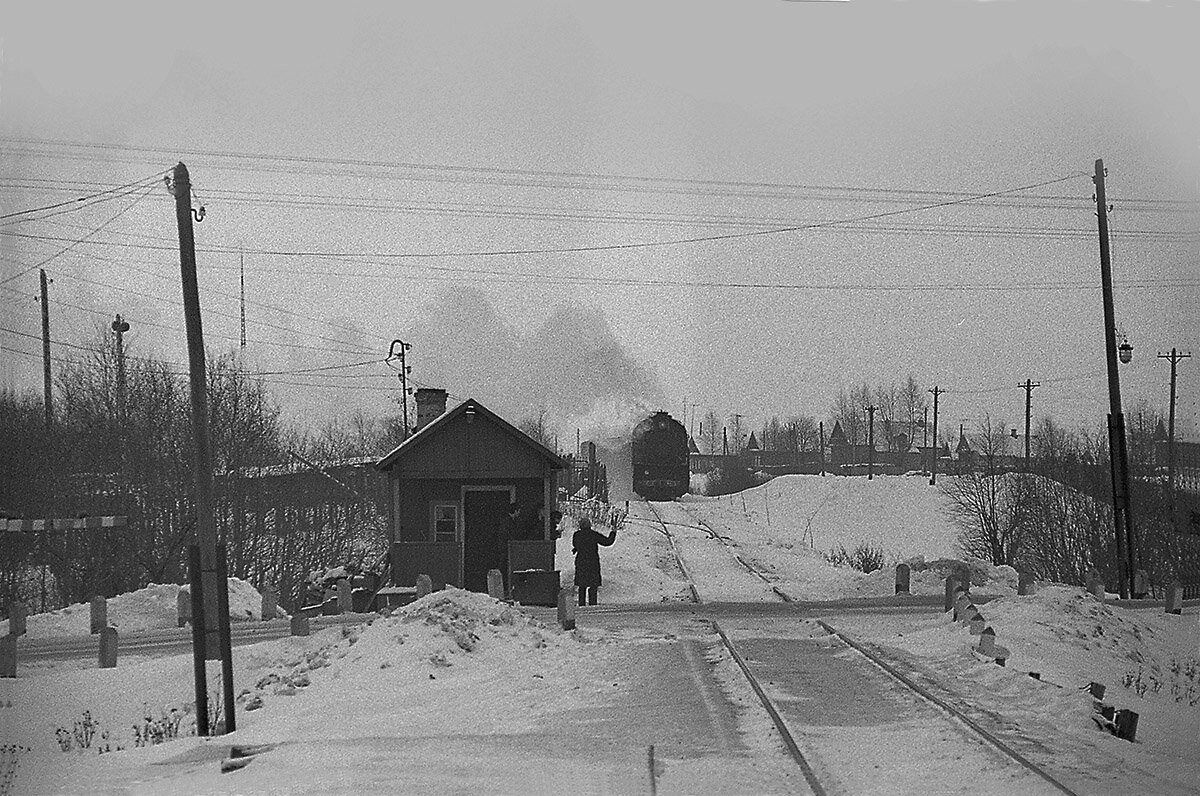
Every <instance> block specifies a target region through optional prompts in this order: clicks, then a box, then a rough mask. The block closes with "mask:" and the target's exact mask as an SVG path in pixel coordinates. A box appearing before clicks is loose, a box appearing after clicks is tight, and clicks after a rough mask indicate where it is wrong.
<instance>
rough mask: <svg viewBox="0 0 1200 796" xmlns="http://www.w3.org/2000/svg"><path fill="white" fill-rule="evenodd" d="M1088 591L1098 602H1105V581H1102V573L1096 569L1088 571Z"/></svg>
mask: <svg viewBox="0 0 1200 796" xmlns="http://www.w3.org/2000/svg"><path fill="white" fill-rule="evenodd" d="M1087 590H1088V593H1089V594H1091V595H1092V596H1093V597H1095V598H1096V599H1097V600H1099V601H1100V602H1104V581H1103V580H1101V579H1100V573H1099V572H1097V571H1096V570H1094V569H1089V570H1088V574H1087Z"/></svg>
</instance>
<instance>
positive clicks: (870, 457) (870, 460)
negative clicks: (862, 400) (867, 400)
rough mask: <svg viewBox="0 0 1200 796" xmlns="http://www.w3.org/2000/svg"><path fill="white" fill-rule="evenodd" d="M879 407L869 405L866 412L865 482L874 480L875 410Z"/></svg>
mask: <svg viewBox="0 0 1200 796" xmlns="http://www.w3.org/2000/svg"><path fill="white" fill-rule="evenodd" d="M878 408H879V407H877V406H875V404H871V405H869V406H867V407H866V411H867V480H868V481H870V480H872V479H873V478H875V410H876V409H878Z"/></svg>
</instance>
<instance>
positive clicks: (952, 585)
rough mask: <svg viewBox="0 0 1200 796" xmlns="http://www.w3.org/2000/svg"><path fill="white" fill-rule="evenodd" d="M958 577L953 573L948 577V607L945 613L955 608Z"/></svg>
mask: <svg viewBox="0 0 1200 796" xmlns="http://www.w3.org/2000/svg"><path fill="white" fill-rule="evenodd" d="M958 588H959V583H958V578H956V577H954V576H953V575H951V576H949V577H948V578H946V607H945V609H944V611H943V613H949V612H950V611H951V610H952V609H953V608H954V593H955V592H956V591H958Z"/></svg>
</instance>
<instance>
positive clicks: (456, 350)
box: [411, 287, 665, 450]
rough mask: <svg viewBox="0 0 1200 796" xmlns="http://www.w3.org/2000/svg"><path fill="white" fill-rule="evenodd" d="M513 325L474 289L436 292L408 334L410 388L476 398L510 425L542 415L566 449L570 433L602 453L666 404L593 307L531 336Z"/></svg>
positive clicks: (554, 319)
mask: <svg viewBox="0 0 1200 796" xmlns="http://www.w3.org/2000/svg"><path fill="white" fill-rule="evenodd" d="M514 326H515V324H514V323H512V322H510V321H509V320H508V319H506V318H504V317H503V316H502V315H501V314H500V313H499V312H498V311H497V310H496V308H495V306H494V305H492V303H491V302H490V301H489V300H488V298H487V296H485V295H484V294H483V293H482V292H481V291H479V290H478V289H475V288H469V287H468V288H463V287H455V288H453V289H451V290H448V291H446V292H444V293H442V295H441V296H439V298H438V299H437V300H436V301H435V302H433V304H432V306H430V307H429V308H428V310H427V311H426V312H425V313H424V314H423V320H422V322H421V323H420V324H418V326H417V327H416V328H414V329H413V331H412V334H411V338H412V341H413V350H412V362H413V365H414V367H413V376H414V377H415V380H416V382H417V383H418V384H420V385H424V386H430V387H443V388H445V389H447V390H449V391H450V393H451V395H452V396H454V397H457V398H458V399H459V400H461V399H463V398H468V397H474V398H478V399H479V400H480V401H482V402H483V403H484V404H485V405H487V406H488V407H489V408H492V409H494V410H495V411H496V412H498V413H499V414H500V415H501V416H503V417H504V418H505V419H507V420H510V421H512V422H514V423H519V422H521V421H522V420H524V419H526V418H530V417H536V416H537V415H538V414H539V413H540V412H542V411H543V410H544V411H545V417H546V422H547V423H548V425H549V427H550V429H551V430H552V431H555V432H557V433H558V434H559V438H560V445H561V447H563V448H565V449H568V450H570V449H571V448H573V447H574V434H575V430H576V429H579V430H580V434H581V436H582V438H583V439H585V440H588V439H590V440H593V441H595V442H596V443H597V444H598V445H603V446H604V447H618V446H619V445H620V444H621V442H622V441H625V442H626V443H627V441H628V439H629V433H630V431H631V430H632V428H633V426H634V425H635V424H636V423H637V422H638V421H639V420H641V419H642V418H644V417H645V416H646V415H647V414H649V413H650V412H652V411H655V410H657V409H661V408H663V407H664V406H665V401H664V394H663V390H662V386H661V385H660V384H659V382H658V378H657V377H656V376H655V375H654V374H653V373H652V372H650V371H649V370H647V369H646V368H644V367H642V366H640V365H639V364H638V363H637V362H636V361H634V359H633V358H632V357H631V356H630V355H629V353H628V352H627V351H626V350H625V348H624V346H622V345H621V343H620V341H618V340H617V339H616V337H615V336H614V334H613V332H612V328H611V327H610V326H609V324H608V321H607V319H606V318H605V317H604V314H603V313H602V312H601V311H600V310H599V309H596V308H594V307H588V306H581V305H578V304H566V303H564V304H563V305H562V306H560V307H558V308H557V309H556V310H555V311H554V312H553V314H552V315H551V316H550V317H549V318H548V319H547V320H546V322H545V323H544V324H543V325H542V326H541V327H540V328H538V329H536V330H535V331H534V332H533V333H532V334H530V335H528V336H522V335H520V334H519V333H518V331H517V330H516V329H515V328H514ZM453 403H454V398H452V399H451V405H453ZM568 439H569V441H568Z"/></svg>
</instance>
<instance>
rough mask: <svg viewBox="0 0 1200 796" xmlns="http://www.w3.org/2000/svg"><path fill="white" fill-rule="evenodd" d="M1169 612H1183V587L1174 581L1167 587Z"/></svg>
mask: <svg viewBox="0 0 1200 796" xmlns="http://www.w3.org/2000/svg"><path fill="white" fill-rule="evenodd" d="M1167 613H1169V614H1182V613H1183V587H1182V586H1180V585H1179V584H1178V583H1172V584H1171V585H1170V586H1168V587H1167Z"/></svg>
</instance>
